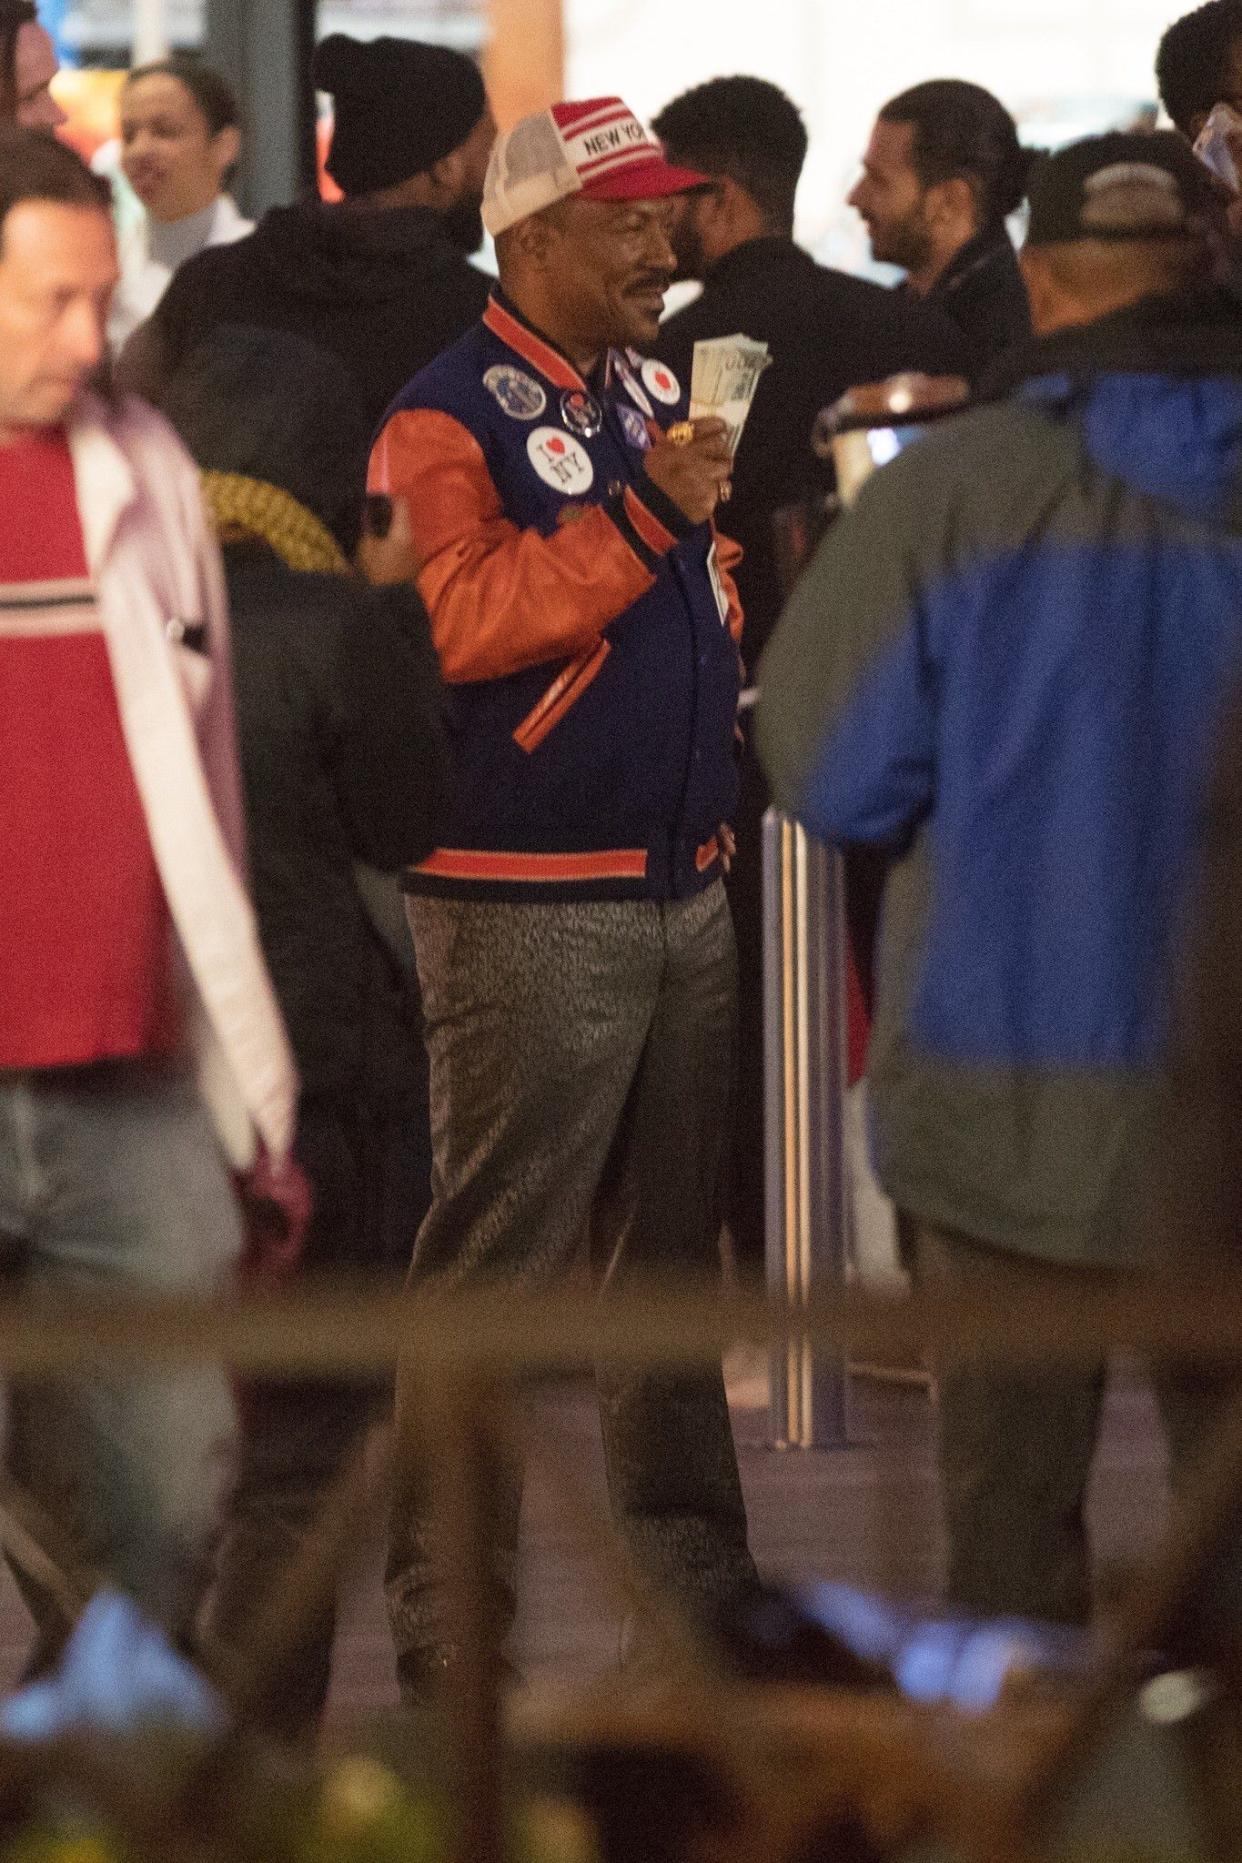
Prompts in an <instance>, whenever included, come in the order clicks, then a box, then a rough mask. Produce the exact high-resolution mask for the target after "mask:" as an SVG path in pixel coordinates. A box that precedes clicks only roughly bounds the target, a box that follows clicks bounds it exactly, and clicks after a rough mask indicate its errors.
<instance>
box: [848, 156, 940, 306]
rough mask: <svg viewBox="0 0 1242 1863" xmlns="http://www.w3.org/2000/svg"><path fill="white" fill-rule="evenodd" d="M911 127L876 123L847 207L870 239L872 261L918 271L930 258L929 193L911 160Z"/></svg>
mask: <svg viewBox="0 0 1242 1863" xmlns="http://www.w3.org/2000/svg"><path fill="white" fill-rule="evenodd" d="M913 144H914V127H913V125H912V124H910V123H885V122H883V121H880V122H878V123H877V124H876V126H875V128H874V129H873V130H872V132H871V141H870V142H869V143H868V144H867V152H866V154H865V155H864V156H863V172H862V179H861V180H860V181H859V182H858V184H857V186H856V187H855V188H854V189H853V191H852V193H851V194H850V197H849V204H850V206H851V207H853V208H855V209H856V210H857V212H858V213H859V215H860V216H861V218H862V220H863V224H864V225H865V226H866V228H867V232H868V234H869V235H870V238H871V251H872V255H873V257H875V258H876V259H878V260H879V261H880V263H881V264H883V265H900V266H903V267H904V268H905V270H906V271H908V272H909V271H918V270H919V269H920V268H921V267H922V266H924V265H926V263H927V261H928V259H929V258H930V257H931V253H932V240H931V234H930V231H929V228H928V223H927V189H926V188H924V186H923V184H922V183H921V182H920V180H919V178H918V175H917V174H916V173H915V170H914V164H913V162H912V161H911V151H912V148H913Z"/></svg>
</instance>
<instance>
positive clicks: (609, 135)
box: [483, 97, 710, 237]
mask: <svg viewBox="0 0 1242 1863" xmlns="http://www.w3.org/2000/svg"><path fill="white" fill-rule="evenodd" d="M709 185H710V183H709V180H708V177H707V176H706V175H700V174H696V173H695V171H694V170H693V169H691V168H674V167H673V166H672V164H671V163H669V162H666V161H665V159H664V152H663V150H662V149H661V148H660V145H659V143H658V142H655V141H654V140H653V139H652V137H651V136H649V135H648V134H647V131H646V130H645V129H644V128H643V126H642V124H641V123H640V122H639V120H638V118H637V117H636V116H635V115H634V112H633V111H632V110H631V109H630V108H629V106H628V105H627V104H624V103H622V101H621V99H620V98H619V97H593V98H591V99H590V100H589V101H588V102H587V103H558V104H553V105H552V108H551V109H550V110H541V111H539V113H538V115H537V116H527V117H523V118H522V121H521V122H520V123H516V124H515V125H514V127H513V128H512V129H511V130H509V132H508V133H507V134H506V135H503V136H498V137H497V138H496V146H495V147H494V149H493V150H492V159H491V161H490V162H489V163H488V168H487V179H486V181H485V182H484V183H483V224H484V226H485V227H486V228H487V230H488V232H489V233H491V234H492V235H493V237H494V236H495V235H496V234H497V233H503V232H504V231H505V229H506V227H510V226H516V224H517V222H518V221H519V220H525V219H526V218H527V217H528V215H530V214H533V213H542V212H543V209H544V208H545V207H551V206H552V204H553V203H554V202H555V201H563V200H566V199H567V198H568V197H569V196H570V195H571V194H581V195H584V196H585V197H586V199H587V200H593V201H650V200H659V199H660V198H661V196H663V195H665V194H683V193H684V192H685V191H686V189H687V188H702V187H707V186H709Z"/></svg>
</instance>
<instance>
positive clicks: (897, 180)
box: [849, 78, 1034, 374]
mask: <svg viewBox="0 0 1242 1863" xmlns="http://www.w3.org/2000/svg"><path fill="white" fill-rule="evenodd" d="M1033 159H1034V155H1033V152H1032V151H1031V150H1029V149H1024V148H1023V147H1022V146H1021V144H1020V143H1019V141H1018V131H1017V127H1016V125H1015V123H1014V120H1013V118H1012V117H1011V116H1010V114H1009V112H1008V110H1006V108H1005V106H1004V105H1003V104H1002V103H1000V102H999V101H998V100H997V99H996V98H995V97H993V96H992V94H991V92H990V91H985V90H983V89H982V88H981V86H979V85H978V84H966V83H963V82H962V81H961V80H960V79H958V78H938V79H933V80H932V81H931V82H930V83H928V84H916V85H915V86H914V88H913V89H912V90H908V91H903V92H902V93H901V95H900V96H899V97H894V98H892V99H891V100H890V101H889V102H888V103H886V104H885V106H884V108H883V109H882V110H881V112H880V114H879V116H878V118H877V119H876V124H875V128H874V129H873V130H872V132H871V140H870V142H869V143H868V144H867V152H866V154H865V155H864V156H863V173H862V179H861V180H860V181H859V182H858V184H857V186H856V187H855V188H854V191H853V193H852V194H851V195H850V197H849V198H850V205H851V207H855V208H857V210H858V212H859V214H860V215H861V216H862V219H863V221H864V223H865V225H866V228H867V232H868V233H869V234H870V236H871V250H872V253H873V254H874V256H875V257H876V258H877V259H878V260H880V261H881V263H882V264H885V265H900V266H901V267H902V268H903V269H904V271H905V273H906V282H905V285H904V287H903V289H904V290H905V291H907V292H909V293H910V294H912V295H913V296H915V297H919V298H922V299H923V300H924V301H925V302H926V303H928V304H932V305H934V306H935V307H936V308H937V309H938V310H941V311H943V312H944V313H945V314H946V315H947V316H949V317H951V318H952V319H953V321H954V323H956V324H957V326H958V327H959V329H960V330H961V331H962V333H963V335H964V336H965V338H966V340H967V342H968V343H969V345H970V351H971V363H972V371H973V373H975V374H979V373H981V372H982V371H983V370H984V369H985V368H986V367H987V365H988V364H989V363H990V362H992V361H994V360H995V358H996V357H997V356H1000V355H1003V354H1004V353H1005V351H1006V350H1009V349H1012V348H1013V346H1014V345H1015V344H1016V343H1021V342H1024V341H1025V339H1026V338H1027V337H1028V336H1029V335H1030V332H1031V318H1030V310H1029V307H1028V305H1027V301H1026V293H1025V291H1024V290H1023V288H1022V278H1021V275H1020V273H1019V271H1018V262H1017V258H1016V257H1015V254H1014V250H1013V244H1012V242H1011V240H1010V238H1009V234H1008V233H1007V231H1006V230H1005V222H1006V220H1007V219H1008V218H1009V215H1010V214H1012V213H1016V212H1017V210H1018V208H1019V207H1020V206H1021V205H1022V202H1023V200H1024V199H1025V198H1026V185H1027V180H1028V178H1029V175H1030V171H1031V163H1032V161H1033Z"/></svg>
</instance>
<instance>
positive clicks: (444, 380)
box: [371, 98, 755, 1692]
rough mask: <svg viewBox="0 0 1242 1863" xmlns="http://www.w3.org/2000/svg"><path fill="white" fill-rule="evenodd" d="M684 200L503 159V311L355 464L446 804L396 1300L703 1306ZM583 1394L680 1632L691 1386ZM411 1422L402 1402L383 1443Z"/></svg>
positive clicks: (723, 1533) (702, 1551)
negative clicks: (582, 1263) (394, 523)
mask: <svg viewBox="0 0 1242 1863" xmlns="http://www.w3.org/2000/svg"><path fill="white" fill-rule="evenodd" d="M699 185H702V177H700V176H698V175H696V174H693V173H690V172H689V171H685V170H678V169H673V168H670V167H669V165H668V164H667V163H666V162H665V161H664V159H663V157H662V155H661V153H660V151H659V149H658V148H657V147H656V146H655V145H654V144H653V143H652V142H651V141H650V140H649V138H648V137H647V135H646V134H645V132H644V131H643V129H642V128H641V126H640V125H639V124H638V123H637V122H636V121H635V119H634V118H633V116H632V115H631V113H630V112H629V111H628V110H627V109H626V107H625V105H624V104H622V103H621V102H620V101H619V100H618V99H615V98H612V99H600V100H596V101H594V102H592V103H590V104H578V105H570V104H558V105H556V106H554V108H553V109H552V110H550V111H545V112H543V113H542V114H540V115H538V116H535V117H530V118H527V119H526V120H525V121H524V122H523V123H520V124H519V125H518V126H517V127H516V128H515V129H514V130H513V131H511V132H510V134H509V135H507V136H505V137H502V138H501V140H500V141H499V142H498V144H497V146H496V150H495V152H494V154H493V157H492V163H491V167H490V169H489V171H488V178H487V183H486V189H485V199H484V219H485V221H486V222H487V225H488V228H489V230H490V231H491V232H492V233H493V234H495V235H496V236H497V254H498V258H499V263H500V279H501V289H500V291H499V292H498V293H497V295H496V296H495V297H494V298H493V301H492V303H491V305H490V306H489V308H488V310H487V312H486V314H485V316H484V318H483V320H482V322H481V324H479V325H478V326H477V327H476V328H475V329H474V330H473V331H471V332H470V333H468V334H467V335H466V336H465V337H464V338H463V339H462V340H461V341H460V342H459V343H458V344H456V345H455V346H454V347H453V348H452V349H450V350H448V351H447V352H446V353H445V354H444V355H443V356H441V357H440V358H439V359H438V360H437V361H436V362H435V363H433V364H432V365H431V367H430V368H428V369H425V370H424V371H423V372H422V373H421V374H420V375H419V376H417V377H416V378H415V380H414V381H413V382H412V383H411V385H410V387H409V388H408V389H407V390H406V392H405V393H404V394H403V395H402V396H401V397H400V398H399V399H398V401H397V403H396V404H395V406H394V408H393V409H392V410H391V411H390V414H389V417H388V420H387V422H386V424H385V426H384V427H383V429H382V431H381V434H380V437H379V440H378V442H377V445H376V448H375V452H374V455H373V460H372V472H371V484H372V490H373V491H377V492H386V493H388V494H389V495H390V496H392V497H393V498H395V499H397V500H399V501H401V502H402V503H404V504H405V506H406V507H407V509H408V515H409V522H410V527H411V531H412V536H413V545H414V552H415V557H416V560H417V564H418V586H419V589H420V592H421V593H422V596H423V599H424V601H425V602H426V604H427V608H428V611H429V613H430V615H431V622H432V632H433V637H434V639H435V643H436V647H437V650H438V652H439V656H440V663H441V669H442V671H443V674H444V678H445V681H446V683H447V685H448V686H449V689H450V703H451V719H450V725H451V732H452V738H453V743H454V748H455V755H456V764H457V779H458V780H457V785H456V794H455V803H454V806H453V809H452V811H451V815H450V819H449V822H448V824H447V826H446V832H445V835H444V837H443V840H442V842H441V845H440V847H439V848H438V849H437V851H436V852H435V853H434V854H433V855H432V856H431V857H430V858H429V859H428V860H426V861H424V862H423V863H422V865H421V866H420V867H419V868H417V869H416V870H415V871H414V872H413V873H411V874H410V875H409V877H408V880H407V891H408V893H409V916H410V923H411V927H412V931H413V936H414V944H415V950H416V953H417V958H418V969H419V978H420V981H421V984H422V988H423V997H424V1004H425V1009H426V1018H427V1039H428V1046H429V1051H430V1057H431V1100H432V1147H433V1156H434V1160H435V1169H434V1175H433V1204H432V1209H431V1212H430V1214H429V1215H428V1217H427V1220H426V1222H425V1223H424V1225H423V1228H422V1230H421V1232H420V1234H419V1237H418V1241H417V1244H416V1247H415V1251H414V1263H413V1274H414V1279H415V1281H416V1282H418V1283H420V1284H421V1283H426V1282H432V1281H434V1283H435V1284H436V1286H437V1287H446V1286H462V1285H464V1284H467V1283H475V1282H479V1281H482V1280H490V1281H493V1282H495V1281H503V1282H507V1283H509V1284H512V1285H521V1286H524V1287H535V1286H539V1285H543V1284H546V1283H547V1282H549V1281H550V1280H554V1279H555V1278H557V1277H559V1276H561V1275H562V1274H563V1273H564V1272H565V1270H566V1269H567V1268H568V1267H569V1265H570V1263H571V1261H572V1259H573V1257H574V1255H575V1253H576V1252H577V1250H578V1248H579V1247H580V1245H581V1244H582V1243H583V1242H584V1241H586V1240H588V1238H589V1244H590V1253H591V1261H592V1267H593V1269H594V1271H595V1273H596V1276H597V1279H598V1282H599V1284H600V1285H601V1288H606V1289H615V1288H618V1287H620V1286H622V1285H624V1284H625V1283H626V1281H627V1279H628V1278H629V1277H630V1276H631V1275H633V1274H635V1273H641V1272H646V1273H651V1274H659V1273H661V1272H663V1273H665V1274H666V1275H669V1276H681V1277H685V1276H687V1275H698V1276H703V1277H707V1276H714V1275H715V1274H716V1272H717V1271H718V1254H717V1240H718V1231H719V1225H720V1196H719V1177H720V1171H721V1163H722V1156H723V1140H724V1135H725V1125H726V1120H727V1115H728V1106H729V1094H730V1077H731V1072H732V1066H733V1048H734V1024H735V984H736V977H735V958H734V950H733V934H732V928H731V925H730V921H729V913H728V906H727V903H726V900H725V896H724V888H723V885H722V883H721V875H722V872H723V868H724V863H725V861H726V860H727V858H728V850H729V846H730V844H731V836H730V834H729V830H728V821H729V818H730V815H731V812H732V809H733V806H734V802H735V799H736V787H737V779H736V772H735V766H734V751H733V740H734V721H735V713H736V704H737V694H738V680H739V661H738V649H737V639H738V635H739V632H740V622H741V616H740V611H739V609H738V605H737V601H736V595H735V592H734V589H733V584H732V581H731V578H730V576H729V571H728V565H729V560H730V557H731V555H733V554H735V552H734V551H733V547H732V546H730V545H729V544H728V543H727V542H726V541H725V540H724V539H723V538H720V537H718V536H717V534H716V531H715V528H714V523H713V515H714V512H715V509H716V506H717V503H718V501H719V497H720V493H721V490H722V487H723V485H724V482H725V480H726V479H727V476H728V472H729V454H728V447H727V444H726V439H725V430H724V428H723V425H722V424H721V423H720V422H718V421H708V422H698V423H695V424H694V425H693V426H691V424H690V423H688V422H687V421H686V420H685V412H686V399H685V395H684V392H683V390H682V387H681V385H680V384H679V383H678V382H677V381H676V379H675V378H674V377H673V375H672V373H671V372H670V371H669V370H668V369H667V368H666V367H665V366H664V365H663V364H662V363H660V362H658V361H655V360H653V359H650V358H646V359H644V357H643V355H642V354H641V351H642V349H643V348H644V347H645V346H649V345H650V344H651V342H652V340H653V339H654V337H655V334H656V329H657V325H658V319H659V314H660V310H661V307H662V303H663V297H664V291H665V289H666V287H667V285H668V283H669V281H670V280H671V278H672V275H673V269H674V259H673V254H672V251H671V250H670V248H669V244H668V238H667V228H668V217H669V214H670V212H671V200H670V196H672V195H674V194H676V193H677V192H680V191H684V190H685V189H687V188H691V187H696V186H699ZM670 426H675V427H678V431H676V432H675V433H674V435H673V436H672V438H670V437H669V436H668V433H667V429H668V428H669V427H670ZM414 1369H415V1370H416V1368H414ZM598 1384H599V1392H600V1403H601V1412H602V1419H603V1429H604V1445H605V1453H606V1457H607V1463H608V1476H609V1487H610V1493H611V1497H612V1503H613V1509H614V1512H615V1514H616V1516H617V1519H618V1524H619V1526H620V1527H621V1529H622V1531H623V1533H624V1534H625V1537H626V1539H627V1542H628V1544H629V1547H630V1550H631V1552H632V1553H633V1555H634V1557H635V1560H636V1562H637V1564H638V1565H639V1567H640V1569H641V1570H643V1571H644V1572H645V1573H646V1574H647V1575H648V1577H650V1578H651V1579H653V1580H655V1581H657V1582H663V1583H665V1584H668V1585H670V1586H671V1587H672V1588H673V1589H674V1591H675V1592H676V1593H677V1594H678V1595H679V1597H680V1598H681V1600H682V1602H683V1603H684V1604H685V1605H686V1606H688V1607H689V1608H690V1609H692V1610H700V1611H702V1610H707V1609H711V1608H713V1607H715V1606H716V1605H718V1604H719V1603H721V1602H722V1601H724V1600H726V1599H729V1598H731V1597H734V1596H736V1595H738V1594H739V1593H741V1592H744V1591H746V1590H747V1589H749V1588H750V1587H752V1586H753V1585H754V1583H755V1573H754V1567H753V1564H752V1562H751V1559H750V1554H749V1552H748V1550H747V1542H746V1516H745V1510H744V1507H743V1504H742V1495H741V1490H740V1485H739V1482H738V1473H737V1463H736V1459H735V1456H734V1450H733V1442H732V1438H731V1435H730V1430H729V1419H728V1411H727V1408H726V1404H725V1396H724V1388H723V1383H722V1380H721V1376H720V1372H719V1370H718V1369H715V1370H713V1371H712V1372H711V1373H710V1374H702V1375H699V1374H695V1375H684V1374H680V1373H679V1374H678V1375H676V1376H672V1375H670V1376H659V1377H655V1376H649V1375H646V1374H636V1373H633V1372H626V1371H618V1370H617V1369H616V1368H609V1367H601V1369H600V1371H599V1377H598ZM417 1404H418V1396H417V1391H416V1389H414V1388H413V1387H412V1386H411V1387H409V1388H406V1387H405V1386H404V1381H403V1383H402V1385H400V1386H399V1394H398V1411H399V1416H400V1417H402V1418H409V1417H412V1416H413V1414H414V1412H415V1410H416V1407H417ZM510 1472H511V1471H506V1476H505V1478H504V1479H500V1480H498V1484H497V1490H498V1506H497V1511H498V1517H499V1518H500V1520H501V1533H500V1545H499V1549H498V1561H497V1566H496V1570H495V1575H494V1576H495V1596H494V1607H495V1616H494V1622H495V1627H496V1635H497V1639H498V1641H499V1639H500V1638H501V1637H502V1636H503V1634H504V1631H505V1629H506V1628H507V1624H508V1619H509V1616H510V1615H511V1610H512V1563H513V1552H514V1548H515V1543H516V1535H517V1509H518V1499H519V1489H520V1484H519V1481H518V1480H517V1479H516V1478H514V1479H509V1478H508V1475H509V1473H510ZM406 1476H407V1478H406V1479H404V1480H403V1481H402V1482H401V1483H400V1484H399V1490H398V1495H397V1501H396V1508H395V1515H394V1523H395V1524H394V1535H393V1543H392V1550H391V1562H390V1572H389V1602H390V1611H391V1618H392V1624H393V1630H394V1635H395V1639H396V1643H397V1649H398V1658H399V1668H400V1672H401V1675H402V1679H403V1683H404V1685H405V1687H406V1689H407V1691H410V1692H421V1691H422V1690H423V1689H425V1688H426V1687H427V1686H428V1684H429V1683H432V1682H434V1681H435V1679H436V1677H437V1675H438V1674H439V1673H440V1672H441V1671H442V1670H443V1668H444V1667H445V1666H446V1665H447V1664H449V1663H451V1662H452V1661H453V1660H454V1659H455V1656H456V1653H457V1652H456V1650H455V1648H454V1643H453V1630H452V1627H451V1625H449V1623H448V1622H447V1620H446V1616H445V1609H444V1587H443V1584H442V1575H441V1574H440V1573H439V1572H438V1571H437V1569H436V1566H435V1561H434V1557H433V1548H432V1546H431V1545H430V1544H429V1537H428V1533H427V1530H426V1525H425V1522H424V1520H423V1518H422V1516H421V1513H420V1509H419V1503H418V1493H417V1489H418V1483H417V1480H416V1479H415V1471H413V1470H412V1469H410V1468H408V1467H407V1470H406Z"/></svg>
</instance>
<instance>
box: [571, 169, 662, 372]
mask: <svg viewBox="0 0 1242 1863" xmlns="http://www.w3.org/2000/svg"><path fill="white" fill-rule="evenodd" d="M675 213H676V209H675V207H674V205H673V201H672V200H655V201H591V200H583V199H581V198H580V197H579V198H575V199H571V200H568V201H565V202H564V203H563V204H562V208H561V212H560V214H559V215H558V217H557V220H556V222H555V231H554V234H553V237H552V239H551V241H550V243H549V247H548V251H547V255H546V263H547V267H548V272H549V276H550V280H551V282H552V284H553V286H554V288H555V291H556V293H557V297H558V301H559V304H560V306H561V308H562V310H563V313H564V316H565V321H566V324H567V326H569V327H571V328H572V329H573V330H574V331H575V333H576V337H577V340H578V341H579V343H580V344H581V346H582V348H583V350H584V351H585V350H601V349H605V348H607V347H608V346H609V345H610V344H611V345H615V346H616V347H618V348H625V347H626V346H630V347H632V348H634V349H650V348H651V345H652V344H653V343H654V342H655V340H656V336H657V334H658V333H659V328H660V315H661V312H662V311H663V309H664V294H665V292H666V291H667V290H668V287H669V286H670V284H671V283H672V282H673V278H674V276H675V274H676V271H677V261H676V258H675V257H674V254H673V248H672V246H671V245H670V244H669V233H670V230H671V227H672V222H673V218H674V215H675Z"/></svg>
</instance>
